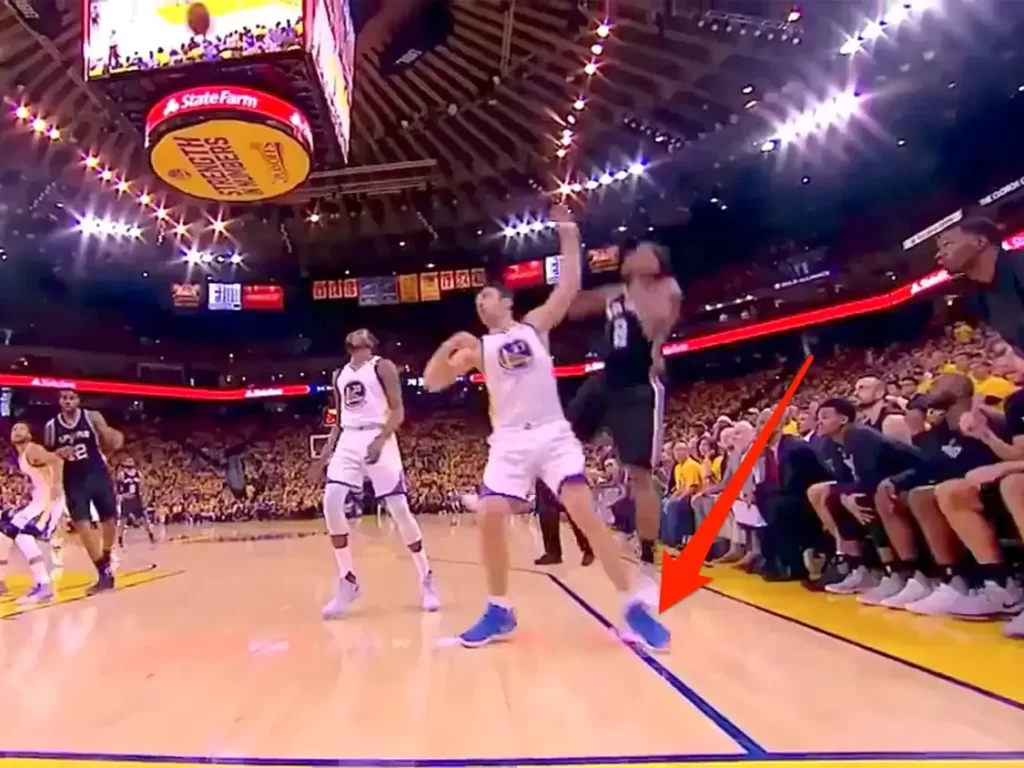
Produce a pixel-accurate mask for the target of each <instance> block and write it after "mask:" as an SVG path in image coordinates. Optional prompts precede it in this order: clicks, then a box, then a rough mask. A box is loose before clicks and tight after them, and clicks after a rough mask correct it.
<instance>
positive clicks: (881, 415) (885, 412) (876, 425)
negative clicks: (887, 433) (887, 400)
mask: <svg viewBox="0 0 1024 768" xmlns="http://www.w3.org/2000/svg"><path fill="white" fill-rule="evenodd" d="M898 415H900V412H899V411H897V410H896V409H894V408H890V407H889V406H888V405H883V406H882V409H881V410H880V411H879V412H878V418H877V419H874V420H871V419H865V420H864V426H865V427H871V428H872V429H873V430H875V431H876V432H881V431H882V425H883V424H884V423H885V420H886V419H887V418H889V417H890V416H898Z"/></svg>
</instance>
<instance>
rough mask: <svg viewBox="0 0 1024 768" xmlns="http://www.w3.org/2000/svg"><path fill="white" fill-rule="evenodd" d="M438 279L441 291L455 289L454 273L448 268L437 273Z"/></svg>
mask: <svg viewBox="0 0 1024 768" xmlns="http://www.w3.org/2000/svg"><path fill="white" fill-rule="evenodd" d="M438 280H439V281H440V283H441V290H442V291H453V290H455V273H454V272H452V271H451V270H450V269H446V270H445V271H444V272H441V273H439V275H438Z"/></svg>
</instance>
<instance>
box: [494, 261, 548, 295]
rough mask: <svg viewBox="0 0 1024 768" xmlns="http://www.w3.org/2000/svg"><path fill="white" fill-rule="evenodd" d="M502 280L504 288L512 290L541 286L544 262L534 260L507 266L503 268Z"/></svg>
mask: <svg viewBox="0 0 1024 768" xmlns="http://www.w3.org/2000/svg"><path fill="white" fill-rule="evenodd" d="M504 280H505V285H506V287H508V288H511V289H512V290H515V289H517V288H530V287H532V286H535V285H542V284H543V283H544V261H543V260H542V259H534V260H533V261H521V262H519V263H518V264H509V265H508V266H507V267H505V275H504Z"/></svg>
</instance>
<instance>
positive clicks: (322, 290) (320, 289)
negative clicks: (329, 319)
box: [311, 280, 331, 301]
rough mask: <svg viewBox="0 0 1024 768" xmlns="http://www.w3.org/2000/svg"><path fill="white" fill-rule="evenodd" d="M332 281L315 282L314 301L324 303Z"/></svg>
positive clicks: (313, 287) (313, 289)
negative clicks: (328, 286)
mask: <svg viewBox="0 0 1024 768" xmlns="http://www.w3.org/2000/svg"><path fill="white" fill-rule="evenodd" d="M330 282H331V281H330V280H314V281H313V285H312V286H311V288H312V297H313V301H324V300H325V299H327V285H328V283H330Z"/></svg>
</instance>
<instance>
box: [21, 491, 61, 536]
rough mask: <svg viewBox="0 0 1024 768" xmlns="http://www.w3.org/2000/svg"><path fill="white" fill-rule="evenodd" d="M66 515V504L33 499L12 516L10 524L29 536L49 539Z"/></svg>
mask: <svg viewBox="0 0 1024 768" xmlns="http://www.w3.org/2000/svg"><path fill="white" fill-rule="evenodd" d="M63 515H64V502H63V501H55V502H51V501H50V500H49V499H42V500H40V499H33V500H32V501H31V502H30V503H29V505H28V506H27V507H24V508H23V509H19V510H18V511H17V512H15V513H14V515H12V516H11V518H10V522H11V523H12V524H13V525H14V526H15V527H16V528H18V529H20V530H22V531H24V532H25V533H27V534H28V535H29V536H34V537H36V538H39V539H49V538H50V536H51V535H52V534H53V532H54V530H55V529H56V528H57V524H58V523H59V522H60V519H61V517H62V516H63Z"/></svg>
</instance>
